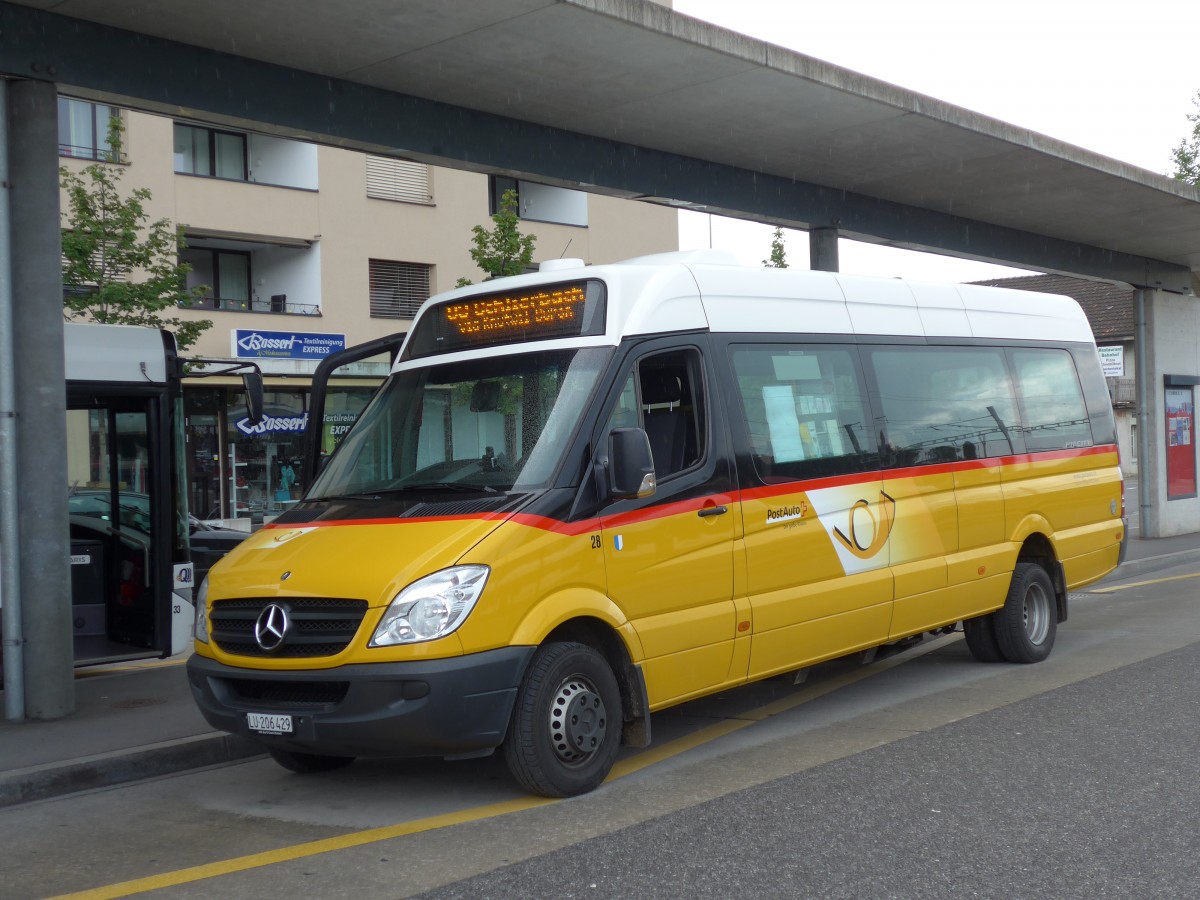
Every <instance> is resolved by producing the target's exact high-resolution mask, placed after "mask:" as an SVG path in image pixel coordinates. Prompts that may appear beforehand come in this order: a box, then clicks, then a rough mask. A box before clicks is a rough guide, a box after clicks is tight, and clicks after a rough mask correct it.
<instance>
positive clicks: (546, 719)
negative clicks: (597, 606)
mask: <svg viewBox="0 0 1200 900" xmlns="http://www.w3.org/2000/svg"><path fill="white" fill-rule="evenodd" d="M621 724H622V718H621V691H620V689H619V688H618V687H617V679H616V678H615V677H614V675H613V673H612V669H611V668H609V665H608V662H607V661H606V660H605V659H604V657H603V656H601V655H600V654H599V653H597V652H596V651H595V650H593V649H592V648H591V647H588V646H586V645H585V644H575V643H563V644H558V643H555V644H546V645H544V646H542V647H539V648H538V650H537V652H536V653H535V654H534V656H533V660H532V661H531V662H530V663H529V670H528V671H527V672H526V673H525V678H524V679H523V681H522V682H521V690H520V693H519V694H518V695H517V702H516V705H515V706H514V708H513V717H512V724H511V725H510V726H509V732H508V739H507V740H506V741H505V745H504V757H505V762H507V763H508V769H509V771H510V772H511V773H512V776H513V778H515V779H516V780H517V782H518V783H519V784H520V785H521V786H522V787H523V788H525V789H526V790H527V791H529V792H530V793H534V794H540V795H542V796H544V797H573V796H575V795H576V794H585V793H587V792H588V791H590V790H592V789H594V788H595V787H597V786H598V785H599V784H600V783H601V782H602V781H604V779H605V778H606V777H607V776H608V773H609V771H611V769H612V765H613V760H614V759H616V756H617V747H618V745H619V744H620V743H621Z"/></svg>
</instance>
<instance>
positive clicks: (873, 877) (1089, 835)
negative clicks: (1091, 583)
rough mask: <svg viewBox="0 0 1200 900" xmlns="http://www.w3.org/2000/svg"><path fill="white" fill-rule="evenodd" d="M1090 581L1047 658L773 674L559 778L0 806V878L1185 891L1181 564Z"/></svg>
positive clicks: (442, 773) (263, 767) (918, 892)
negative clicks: (602, 774)
mask: <svg viewBox="0 0 1200 900" xmlns="http://www.w3.org/2000/svg"><path fill="white" fill-rule="evenodd" d="M1143 581H1145V582H1150V583H1147V584H1140V585H1138V584H1137V582H1143ZM1131 583H1132V584H1131ZM1105 587H1106V588H1107V587H1117V588H1120V589H1119V590H1116V591H1113V592H1111V593H1098V592H1096V593H1088V594H1082V595H1075V597H1074V599H1073V607H1072V614H1071V619H1070V621H1069V622H1067V623H1066V624H1065V625H1064V626H1062V627H1061V628H1060V630H1059V635H1058V643H1057V646H1056V648H1055V651H1054V653H1053V655H1052V656H1051V657H1050V659H1048V660H1047V661H1046V662H1044V663H1041V664H1038V665H1033V666H1012V665H982V664H979V663H975V662H974V661H973V660H971V659H970V657H969V654H968V653H967V651H966V648H965V646H964V644H963V642H962V640H961V638H960V636H957V635H956V636H952V637H948V638H940V639H938V640H936V641H927V642H925V643H924V644H922V645H920V646H918V647H917V648H915V649H914V650H910V651H907V652H906V653H903V654H900V655H897V656H894V657H890V658H886V659H883V660H875V661H872V662H870V663H869V664H862V661H861V660H858V659H855V660H850V661H847V662H844V663H842V664H840V665H836V666H827V667H824V668H822V669H820V670H816V671H814V672H812V673H810V675H809V677H808V679H807V681H804V682H803V683H800V684H796V683H794V681H795V679H792V678H786V679H785V678H781V679H773V680H772V681H770V682H766V683H764V684H760V685H755V686H752V687H749V688H745V689H741V690H738V691H732V692H729V693H726V694H722V695H720V696H718V697H715V698H709V699H708V700H705V701H700V702H697V703H694V704H688V705H687V706H685V707H682V708H681V709H679V710H677V711H673V712H671V713H667V714H664V715H661V716H659V717H657V718H656V720H655V743H654V745H653V746H652V747H651V748H650V750H648V751H645V752H641V753H633V752H630V753H627V754H625V755H624V756H623V758H622V760H621V761H620V763H619V765H618V769H617V771H616V775H617V776H618V777H615V778H614V779H612V780H610V781H609V782H608V783H606V784H605V785H604V786H603V787H602V788H601V789H600V790H598V791H596V792H595V793H593V794H591V795H588V796H585V797H579V798H575V799H572V800H568V801H559V802H540V801H536V800H532V799H529V798H526V797H525V796H524V795H522V794H521V793H520V792H519V791H518V790H516V789H515V788H514V787H513V785H512V784H511V782H510V781H509V780H508V778H507V776H506V774H505V773H504V770H503V766H502V765H501V764H500V763H499V762H498V761H496V760H483V761H474V762H466V763H445V762H436V761H430V762H418V763H412V762H408V763H404V762H395V761H373V762H360V763H357V764H355V765H354V766H352V767H350V768H349V769H346V770H343V771H341V772H336V773H330V774H327V775H322V776H319V777H302V776H296V775H292V774H290V773H287V772H284V771H283V770H281V769H279V768H278V767H276V766H275V765H274V764H273V763H271V762H269V761H266V760H258V761H253V762H249V763H242V764H238V765H230V766H225V767H221V768H214V769H210V770H207V771H202V772H193V773H189V774H185V775H179V776H173V777H169V778H162V779H158V780H154V781H148V782H144V783H141V784H134V785H127V786H124V787H120V788H112V789H108V790H104V791H96V792H93V793H90V794H82V795H75V796H73V797H64V798H60V799H57V800H48V801H44V802H41V803H34V804H28V805H25V806H22V807H15V808H11V809H8V810H5V811H4V812H3V813H2V814H0V847H2V848H3V852H2V853H0V885H2V888H0V894H2V895H3V896H4V897H5V898H11V900H19V898H32V897H47V896H55V895H60V894H65V893H68V892H71V891H84V890H87V889H96V890H94V891H93V892H91V893H88V894H85V895H84V896H93V897H100V896H110V897H116V896H128V895H131V894H134V893H138V892H141V891H143V890H150V889H155V890H156V892H155V894H154V896H162V897H172V898H175V897H212V896H223V897H278V896H281V895H282V896H289V895H290V896H294V897H331V898H332V897H354V898H357V900H361V898H375V897H407V896H414V895H420V896H423V897H429V898H443V897H446V898H449V897H471V898H481V897H491V898H504V897H522V898H524V897H541V896H547V897H549V896H555V897H563V898H574V897H588V898H602V897H603V898H608V897H631V898H632V897H639V898H640V897H664V898H674V897H717V896H720V897H750V896H754V897H774V896H803V897H856V898H861V897H905V898H907V897H934V896H936V897H947V896H951V897H998V898H1018V897H1051V896H1052V897H1062V898H1072V897H1080V898H1082V897H1088V898H1093V897H1110V896H1111V897H1155V898H1158V897H1168V896H1169V897H1193V896H1197V897H1200V877H1198V876H1200V863H1198V862H1197V859H1200V819H1198V816H1197V810H1200V777H1198V776H1200V756H1198V755H1197V753H1196V745H1197V738H1198V737H1200V679H1198V677H1197V671H1198V669H1200V593H1198V589H1200V566H1192V567H1190V568H1189V567H1185V566H1177V567H1175V568H1171V569H1163V570H1160V571H1157V572H1153V573H1150V572H1143V573H1141V574H1139V575H1138V576H1136V577H1135V578H1130V579H1127V580H1126V582H1125V583H1124V584H1122V583H1112V584H1109V585H1106V586H1105ZM422 892H424V893H422Z"/></svg>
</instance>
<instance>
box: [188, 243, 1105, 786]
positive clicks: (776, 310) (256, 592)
mask: <svg viewBox="0 0 1200 900" xmlns="http://www.w3.org/2000/svg"><path fill="white" fill-rule="evenodd" d="M310 427H319V424H317V423H314V424H313V425H311V426H310ZM1123 512H1124V511H1123V484H1122V479H1121V472H1120V468H1119V465H1118V458H1117V446H1116V438H1115V432H1114V425H1113V418H1112V411H1111V407H1110V403H1109V397H1108V393H1107V390H1106V388H1105V383H1104V379H1103V377H1102V375H1101V370H1100V365H1099V361H1098V357H1097V352H1096V347H1095V344H1094V342H1093V339H1092V334H1091V331H1090V329H1089V327H1088V323H1087V320H1086V319H1085V317H1084V315H1083V313H1082V312H1081V311H1080V309H1079V307H1078V305H1077V304H1076V303H1075V302H1074V301H1073V300H1071V299H1069V298H1066V297H1058V296H1051V295H1046V294H1033V293H1024V292H1020V291H1009V290H1000V289H994V288H984V287H978V286H971V285H929V284H909V283H906V282H903V281H899V280H884V279H867V278H853V277H849V276H844V275H836V274H830V273H820V272H807V271H790V270H785V269H745V268H739V267H736V266H732V265H728V264H724V261H723V260H722V259H720V258H718V257H714V255H712V254H711V253H707V254H706V253H701V254H670V255H667V256H659V257H647V258H644V259H637V260H631V261H629V262H625V263H620V264H615V265H604V266H586V267H585V266H584V265H583V264H582V263H581V262H579V261H574V260H559V261H556V262H554V263H553V264H543V266H542V270H541V271H540V272H539V273H537V274H531V275H523V276H518V277H515V278H507V279H503V280H498V281H491V282H487V283H485V284H481V285H476V286H472V287H468V288H463V289H460V290H456V291H453V292H450V293H446V294H441V295H438V296H435V297H433V298H431V299H430V300H429V301H427V302H426V304H425V305H424V306H423V307H422V308H421V311H420V313H419V315H418V316H417V318H416V319H415V321H414V322H413V326H412V330H411V331H410V332H409V334H408V335H407V337H406V338H405V340H404V344H403V347H402V349H401V350H400V353H399V356H398V357H397V358H396V361H395V364H394V366H393V368H392V372H391V375H390V376H389V378H388V379H387V381H386V382H385V383H384V385H383V386H382V387H381V388H380V390H379V391H378V393H377V394H376V395H375V396H374V398H373V399H372V400H371V402H370V403H369V405H368V406H367V408H366V409H365V410H364V412H363V414H362V416H361V417H360V418H359V420H358V421H357V423H356V424H355V425H354V427H353V428H352V430H351V431H350V433H349V434H348V436H347V437H346V438H345V440H344V441H343V443H342V444H341V445H340V446H339V447H338V449H337V451H336V452H335V453H334V455H333V456H332V458H331V459H330V461H329V463H328V465H327V466H326V467H325V469H324V470H323V472H322V473H321V475H320V476H319V477H318V478H317V479H316V481H315V482H314V483H313V484H312V486H311V487H310V489H309V490H308V492H307V494H306V496H305V497H304V499H303V501H301V502H300V503H299V504H297V505H296V506H295V507H294V508H293V509H291V510H289V511H288V512H287V513H286V514H285V515H284V516H282V517H280V518H279V519H277V520H276V521H274V522H272V523H271V524H270V525H268V526H267V527H265V528H263V529H262V530H260V531H258V532H257V533H255V534H254V535H252V536H251V537H250V538H249V539H247V540H246V541H245V542H244V543H243V544H241V545H240V546H239V547H238V548H237V549H236V550H235V551H234V552H232V553H231V554H229V556H227V557H226V558H225V559H224V560H223V561H222V562H220V563H219V564H218V565H217V566H215V567H214V568H213V570H212V571H211V573H210V575H209V578H208V580H207V582H206V584H205V585H204V586H203V587H202V597H201V599H200V602H199V604H198V618H197V623H196V645H195V646H196V652H195V654H194V656H193V657H192V658H191V659H190V661H189V663H188V674H189V678H190V681H191V685H192V688H193V692H194V694H195V697H196V700H197V702H198V703H199V706H200V708H201V710H202V711H203V713H204V715H205V717H206V718H207V719H208V721H209V722H210V723H212V724H213V725H214V726H216V727H218V728H222V729H225V730H227V731H230V732H235V733H238V734H242V735H248V736H250V737H253V738H256V739H258V740H260V741H261V742H262V743H263V744H264V745H265V746H266V748H267V749H268V750H269V752H270V753H271V755H272V756H273V757H274V758H275V759H276V760H277V761H278V762H280V763H281V764H282V765H284V766H287V767H288V768H291V769H294V770H296V771H319V770H323V769H330V768H334V767H337V766H340V765H344V764H346V763H348V762H350V761H351V760H352V759H354V758H355V757H359V756H418V755H437V756H444V757H465V756H473V755H481V754H486V753H490V752H492V751H493V750H494V749H496V748H498V747H502V748H503V751H504V753H505V757H506V760H507V763H508V765H509V768H510V770H511V771H512V773H513V775H514V776H515V778H516V779H517V781H519V782H520V783H521V784H522V785H523V786H525V787H526V788H527V789H529V790H530V791H533V792H536V793H540V794H545V795H550V796H562V795H570V794H577V793H581V792H584V791H588V790H590V789H592V788H594V787H595V786H596V785H598V784H599V783H600V782H601V781H602V780H603V779H604V777H605V776H606V775H607V773H608V772H609V769H610V768H611V766H612V763H613V759H614V757H615V755H616V753H617V748H618V745H619V744H620V743H622V742H624V743H628V744H633V745H636V746H644V745H645V744H647V743H648V742H649V740H650V715H651V713H653V712H655V711H656V710H660V709H664V708H666V707H669V706H672V705H674V704H678V703H681V702H683V701H686V700H690V699H693V698H696V697H700V696H703V695H705V694H711V693H713V692H715V691H722V690H725V689H727V688H731V687H733V686H735V685H740V684H745V683H747V682H750V681H754V680H756V679H761V678H767V677H769V676H772V675H776V674H779V673H783V672H788V671H790V670H795V669H799V668H801V667H804V666H809V665H811V664H813V663H817V662H820V661H822V660H828V659H832V658H834V657H838V656H842V655H845V654H848V653H852V652H854V651H858V650H862V649H864V648H869V647H874V646H878V645H883V644H887V643H891V642H896V641H900V640H902V639H904V638H908V637H911V636H913V635H920V634H923V633H925V632H931V631H941V630H946V629H950V628H953V627H955V626H956V624H957V623H959V622H961V623H963V628H964V630H965V633H966V641H967V644H968V645H969V647H970V649H971V652H972V653H973V654H974V655H975V656H976V657H977V658H978V659H980V660H982V661H985V662H996V661H1008V662H1013V663H1029V662H1036V661H1038V660H1041V659H1043V658H1045V657H1046V655H1047V654H1048V653H1049V652H1050V649H1051V647H1052V645H1053V643H1054V637H1055V632H1056V628H1057V626H1058V624H1059V623H1060V622H1062V621H1064V620H1065V619H1066V617H1067V597H1068V592H1069V591H1071V590H1073V589H1076V588H1078V587H1080V586H1081V585H1085V584H1087V583H1089V582H1092V581H1095V580H1096V579H1098V578H1100V577H1102V576H1104V575H1105V574H1107V573H1108V572H1111V571H1112V570H1113V569H1114V568H1115V567H1116V565H1117V564H1118V561H1119V558H1120V553H1121V550H1122V547H1123V541H1124V525H1123V519H1122V516H1123Z"/></svg>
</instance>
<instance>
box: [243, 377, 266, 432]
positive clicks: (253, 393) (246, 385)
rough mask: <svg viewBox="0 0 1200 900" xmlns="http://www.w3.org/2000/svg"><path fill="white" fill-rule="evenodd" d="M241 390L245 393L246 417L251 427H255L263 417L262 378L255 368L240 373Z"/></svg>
mask: <svg viewBox="0 0 1200 900" xmlns="http://www.w3.org/2000/svg"><path fill="white" fill-rule="evenodd" d="M242 388H243V389H244V390H245V391H246V415H247V416H249V417H250V424H251V425H257V424H258V423H259V422H261V421H262V417H263V376H262V371H261V370H260V369H259V368H258V367H257V366H256V367H255V368H254V369H251V370H248V371H246V372H243V373H242Z"/></svg>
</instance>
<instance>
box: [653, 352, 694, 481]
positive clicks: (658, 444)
mask: <svg viewBox="0 0 1200 900" xmlns="http://www.w3.org/2000/svg"><path fill="white" fill-rule="evenodd" d="M682 397H683V390H682V387H681V385H680V377H679V375H678V374H677V373H676V372H674V371H672V370H669V369H650V370H646V371H643V372H642V413H643V421H644V422H645V427H646V436H647V437H649V439H650V451H651V453H652V454H653V456H654V472H655V474H656V475H657V476H658V477H659V478H662V477H663V476H665V475H669V474H671V473H672V472H678V471H680V470H681V469H682V468H683V465H684V460H685V456H686V451H687V437H688V415H687V414H686V413H685V412H684V411H683V409H682V408H681V400H682Z"/></svg>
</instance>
